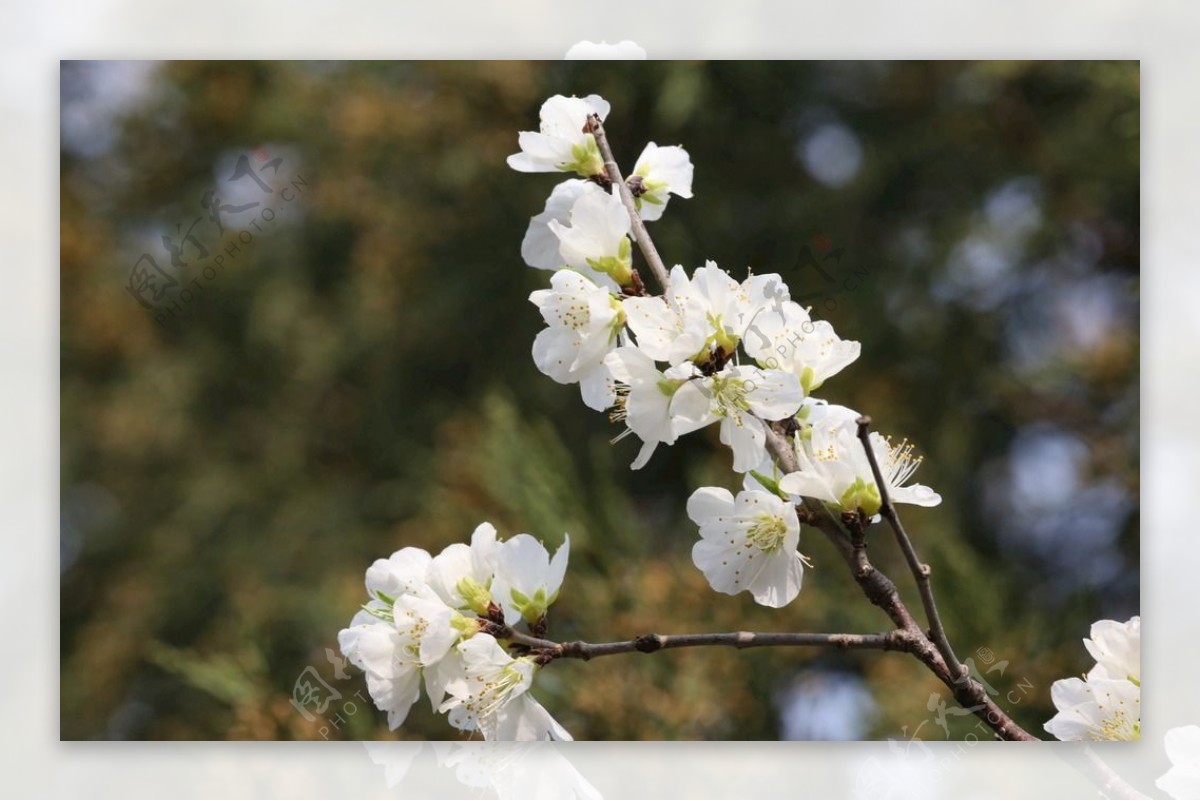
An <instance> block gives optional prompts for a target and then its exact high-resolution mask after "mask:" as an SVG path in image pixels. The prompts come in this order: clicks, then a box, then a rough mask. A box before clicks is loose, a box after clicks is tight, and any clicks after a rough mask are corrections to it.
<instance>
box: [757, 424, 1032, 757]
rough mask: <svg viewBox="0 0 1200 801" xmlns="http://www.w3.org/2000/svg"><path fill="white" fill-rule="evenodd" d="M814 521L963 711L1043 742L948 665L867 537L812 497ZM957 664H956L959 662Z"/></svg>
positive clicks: (808, 504) (780, 440)
mask: <svg viewBox="0 0 1200 801" xmlns="http://www.w3.org/2000/svg"><path fill="white" fill-rule="evenodd" d="M766 429H767V448H768V449H769V450H770V451H771V454H772V455H773V456H774V457H775V461H776V463H777V464H778V465H779V468H780V469H781V470H783V471H784V472H785V473H794V472H796V471H797V470H799V469H800V465H799V463H798V462H797V460H796V454H795V451H794V450H793V448H792V446H791V445H790V444H789V443H788V440H787V438H786V436H785V435H784V434H783V433H782V432H781V431H779V430H777V429H776V428H775V427H774V426H772V425H771V424H770V423H767V425H766ZM801 509H802V510H803V511H804V513H805V516H806V517H807V518H808V519H809V521H810V522H811V523H812V524H813V525H815V526H816V527H817V529H818V530H820V531H821V533H822V534H824V535H825V538H826V539H827V540H829V542H830V543H831V544H832V545H833V546H834V548H835V549H836V550H837V552H838V554H839V555H840V556H841V557H842V559H843V561H845V562H846V565H847V566H848V567H849V568H850V573H851V575H852V576H853V577H854V580H855V581H856V582H858V585H859V587H860V588H861V589H862V591H863V594H864V595H866V597H867V600H869V601H870V602H871V603H872V604H874V605H875V606H877V607H879V608H880V609H882V610H883V611H884V612H885V613H886V614H887V616H888V617H889V618H890V619H891V621H892V622H893V623H894V624H895V625H896V627H897V629H898V630H900V631H902V632H904V633H905V647H904V648H903V649H902V650H904V651H906V652H908V653H910V654H912V655H913V656H914V657H916V659H917V660H918V661H919V662H921V664H923V665H925V667H927V668H928V669H929V670H930V672H931V673H933V675H935V676H937V678H938V680H939V681H941V682H942V683H943V684H945V685H946V687H948V688H949V689H950V691H951V693H952V694H953V696H954V700H955V701H957V702H958V703H959V704H960V705H961V706H962V708H963V709H966V710H969V711H970V712H973V713H974V714H975V716H976V717H978V718H979V719H980V720H982V721H983V722H984V723H985V724H987V726H988V727H989V728H991V729H992V730H993V731H995V732H996V734H997V735H999V736H1000V737H1001V738H1002V739H1005V740H1031V741H1032V740H1037V739H1038V738H1037V737H1035V736H1033V735H1032V734H1030V733H1029V732H1027V731H1025V730H1024V729H1023V728H1021V727H1020V726H1019V725H1017V723H1016V721H1014V720H1013V719H1012V718H1011V717H1009V715H1008V713H1007V712H1005V711H1004V710H1003V709H1001V708H1000V706H999V705H998V704H996V702H995V701H993V700H992V699H991V698H990V697H989V696H988V695H987V693H986V692H985V691H984V690H983V688H982V687H979V685H978V683H977V682H975V681H973V680H970V679H969V678H968V679H967V680H966V681H964V680H963V676H962V675H961V673H959V672H956V671H954V670H953V669H952V668H951V667H949V666H948V664H947V662H946V659H945V657H944V656H942V654H941V653H939V651H938V649H937V646H936V645H935V644H934V643H933V642H932V641H931V640H930V638H929V636H928V635H927V634H926V633H925V632H924V631H922V630H921V626H920V625H919V624H918V623H917V621H916V618H914V617H913V615H912V613H911V612H910V611H909V610H908V607H907V606H906V605H905V603H904V601H903V600H902V599H901V598H900V591H899V590H898V589H897V588H896V585H895V584H894V583H893V582H892V580H891V579H889V578H888V577H887V576H886V575H885V574H884V573H883V572H881V571H880V570H879V569H878V568H876V567H875V566H874V565H872V564H871V562H870V560H869V559H868V557H867V549H866V541H865V538H864V539H863V540H862V541H861V543H860V542H856V541H855V539H856V537H855V534H854V532H853V531H852V532H851V536H850V537H847V536H846V535H845V534H844V533H843V531H842V528H841V526H840V524H839V523H838V522H837V521H836V520H835V519H834V517H833V515H831V514H830V513H829V510H828V509H826V508H825V506H824V505H823V504H821V503H820V502H818V501H815V500H813V499H812V498H805V499H804V504H803V506H802V507H801ZM955 664H956V663H955Z"/></svg>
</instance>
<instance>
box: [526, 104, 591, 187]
mask: <svg viewBox="0 0 1200 801" xmlns="http://www.w3.org/2000/svg"><path fill="white" fill-rule="evenodd" d="M608 111H609V105H608V101H606V100H605V99H604V98H602V97H600V96H599V95H588V96H587V97H584V98H579V97H563V96H562V95H555V96H554V97H551V98H550V99H548V100H547V101H546V102H545V103H543V104H542V108H541V111H540V112H539V115H538V116H539V118H540V120H541V130H540V132H534V131H522V132H521V133H520V135H519V137H518V143H519V144H520V146H521V152H520V153H514V154H513V155H511V156H509V157H508V166H510V167H512V168H513V169H514V170H517V171H518V172H576V173H579V174H580V175H582V176H583V177H584V178H588V177H591V176H593V175H597V174H599V173H603V172H604V159H603V157H602V156H601V155H600V149H599V148H598V147H597V146H596V137H595V136H593V135H592V134H591V133H590V132H588V131H586V130H585V128H586V126H587V119H588V117H589V116H590V115H592V114H595V115H597V116H599V118H600V120H601V121H603V120H604V118H605V117H607V116H608Z"/></svg>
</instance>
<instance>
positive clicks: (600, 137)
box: [588, 114, 671, 292]
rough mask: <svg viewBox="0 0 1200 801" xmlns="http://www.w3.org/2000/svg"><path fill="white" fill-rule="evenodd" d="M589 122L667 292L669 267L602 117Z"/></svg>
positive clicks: (642, 245)
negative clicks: (652, 234) (635, 195)
mask: <svg viewBox="0 0 1200 801" xmlns="http://www.w3.org/2000/svg"><path fill="white" fill-rule="evenodd" d="M588 124H589V127H590V129H591V132H592V135H593V136H594V137H596V146H597V147H599V148H600V155H601V156H603V157H604V169H605V170H607V171H608V177H609V179H610V180H611V181H612V182H613V184H615V185H616V187H617V192H618V193H619V194H620V195H621V202H622V203H624V204H625V208H626V210H627V211H628V212H629V221H630V223H631V224H632V225H633V234H634V239H635V240H636V241H637V244H638V247H639V248H640V249H641V251H642V255H643V256H645V257H646V264H648V265H649V266H650V272H652V273H654V279H655V280H656V281H658V284H659V286H660V287H662V290H663V291H664V292H666V291H667V287H669V286H670V285H671V279H670V276H668V275H667V268H666V266H665V265H664V264H663V260H662V256H659V255H658V250H657V249H656V248H655V247H654V241H653V240H651V239H650V232H649V231H647V230H646V224H645V223H644V222H642V216H641V215H640V214H638V210H637V203H636V202H635V201H634V199H633V192H631V191H629V187H628V186H627V185H626V184H625V179H624V178H622V177H621V168H620V167H618V166H617V160H616V158H614V157H613V152H612V147H611V146H610V145H609V144H608V136H607V135H606V134H605V133H604V123H602V122H600V118H599V117H598V116H596V115H595V114H593V115H592V116H590V117H588Z"/></svg>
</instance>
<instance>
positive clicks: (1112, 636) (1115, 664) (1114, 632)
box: [1083, 616, 1142, 685]
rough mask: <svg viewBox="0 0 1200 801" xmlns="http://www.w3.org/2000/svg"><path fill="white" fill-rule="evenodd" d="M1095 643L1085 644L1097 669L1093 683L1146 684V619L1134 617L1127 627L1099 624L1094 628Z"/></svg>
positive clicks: (1087, 641) (1108, 622)
mask: <svg viewBox="0 0 1200 801" xmlns="http://www.w3.org/2000/svg"><path fill="white" fill-rule="evenodd" d="M1091 635H1092V636H1091V639H1085V640H1084V641H1083V644H1084V647H1086V648H1087V650H1088V653H1089V654H1091V655H1092V658H1093V659H1095V660H1096V667H1094V668H1092V670H1091V671H1090V672H1089V673H1088V675H1087V678H1088V681H1091V680H1093V679H1127V680H1129V681H1131V682H1133V683H1134V684H1137V685H1140V684H1141V683H1142V619H1141V617H1137V616H1135V617H1132V618H1130V619H1129V620H1127V621H1126V622H1124V623H1119V622H1117V621H1116V620H1099V621H1097V622H1095V623H1093V624H1092V631H1091Z"/></svg>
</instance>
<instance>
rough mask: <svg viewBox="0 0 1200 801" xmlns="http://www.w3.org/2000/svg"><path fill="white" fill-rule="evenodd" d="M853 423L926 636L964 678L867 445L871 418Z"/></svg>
mask: <svg viewBox="0 0 1200 801" xmlns="http://www.w3.org/2000/svg"><path fill="white" fill-rule="evenodd" d="M857 422H858V439H859V440H860V441H861V442H862V446H863V450H864V451H866V453H867V461H868V462H869V463H870V464H871V473H872V475H874V477H875V486H876V487H878V489H879V500H880V508H879V512H880V514H882V515H883V517H884V519H885V520H887V521H888V525H890V526H891V528H892V531H894V532H895V534H896V542H897V543H899V545H900V550H901V551H902V552H903V553H904V559H905V560H906V561H907V562H908V569H909V570H910V571H912V574H913V578H914V579H916V581H917V589H918V590H920V593H921V605H922V606H924V607H925V617H926V618H927V619H928V621H929V638H930V639H931V640H933V644H934V645H936V646H937V649H938V653H940V654H941V655H942V659H944V660H945V661H946V664H947V665H949V666H950V669H951V670H953V671H954V672H955V673H956V674H957V675H958V676H961V677H967V676H969V672H968V670H967V667H966V666H965V665H963V663H962V662H960V661H959V660H958V657H957V656H955V654H954V649H953V648H952V647H951V646H950V640H949V639H948V638H947V637H946V629H945V627H943V626H942V619H941V616H940V615H938V610H937V603H936V602H935V601H934V600H933V587H932V586H931V585H930V583H929V576H930V574H931V573H932V572H933V571H932V570H931V569H930V567H929V565H927V564H925V563H924V562H922V561H921V560H920V558H919V557H918V556H917V550H916V548H914V547H913V544H912V540H910V539H909V538H908V532H906V531H905V530H904V524H902V523H901V522H900V515H898V514H897V513H896V507H895V505H893V504H892V499H891V496H890V495H889V494H888V488H887V482H885V481H884V480H883V473H882V472H881V471H880V469H879V460H878V459H877V458H876V457H875V449H874V448H873V447H872V446H871V434H870V429H871V418H870V417H865V416H864V417H860V418H858V421H857Z"/></svg>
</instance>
